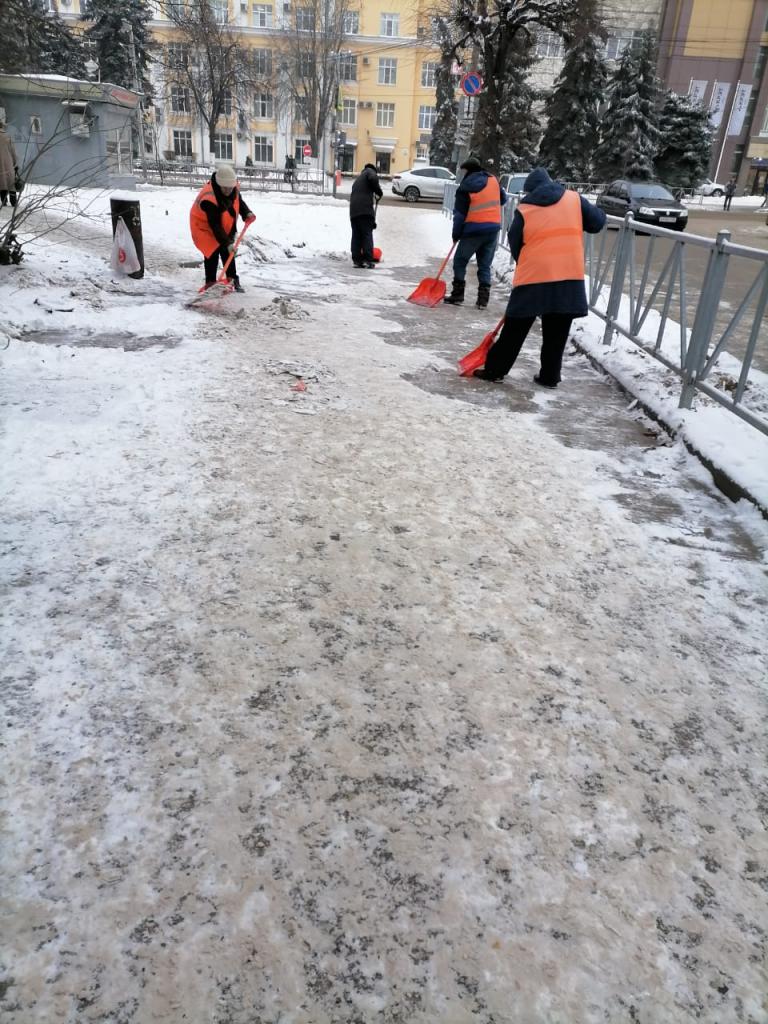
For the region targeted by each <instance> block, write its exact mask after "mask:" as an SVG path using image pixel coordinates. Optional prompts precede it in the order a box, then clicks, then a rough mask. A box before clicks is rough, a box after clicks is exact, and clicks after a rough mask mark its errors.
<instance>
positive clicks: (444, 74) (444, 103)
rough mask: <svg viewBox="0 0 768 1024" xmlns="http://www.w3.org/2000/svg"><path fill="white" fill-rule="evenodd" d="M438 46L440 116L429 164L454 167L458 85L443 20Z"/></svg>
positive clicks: (440, 20)
mask: <svg viewBox="0 0 768 1024" xmlns="http://www.w3.org/2000/svg"><path fill="white" fill-rule="evenodd" d="M434 34H435V43H436V44H437V46H438V47H439V49H440V61H439V63H438V65H437V72H436V75H435V91H436V100H435V104H436V106H437V117H436V118H435V123H434V125H433V126H432V138H431V140H430V143H429V162H430V163H431V164H432V165H433V166H437V167H450V168H452V169H454V168H453V149H454V144H455V139H456V115H457V105H456V98H455V94H456V85H455V82H454V77H453V75H452V74H451V66H452V64H453V61H454V49H453V37H452V35H451V27H450V24H449V23H448V22H447V20H446V19H445V18H443V17H436V18H435V20H434Z"/></svg>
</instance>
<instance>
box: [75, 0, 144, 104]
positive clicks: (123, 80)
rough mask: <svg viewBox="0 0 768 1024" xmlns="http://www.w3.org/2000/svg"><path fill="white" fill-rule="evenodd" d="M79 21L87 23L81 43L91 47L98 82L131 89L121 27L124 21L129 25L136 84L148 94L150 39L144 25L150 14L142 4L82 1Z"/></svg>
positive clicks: (127, 40) (125, 40)
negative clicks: (97, 70)
mask: <svg viewBox="0 0 768 1024" xmlns="http://www.w3.org/2000/svg"><path fill="white" fill-rule="evenodd" d="M83 18H84V19H85V20H86V21H87V22H89V23H90V24H89V25H88V28H86V30H85V41H86V45H88V44H89V43H90V44H92V46H93V50H94V53H93V56H94V57H95V59H96V60H98V62H99V72H100V75H101V80H102V81H103V82H113V83H114V84H115V85H122V86H124V87H125V88H127V89H132V88H133V85H134V81H133V66H132V62H131V46H130V38H129V34H128V32H127V31H126V30H125V29H124V27H123V22H124V21H127V22H129V24H130V26H131V28H132V29H133V43H134V46H135V48H136V65H137V69H138V74H139V81H140V82H141V83H142V86H143V89H144V91H145V92H146V91H148V90H149V87H150V83H149V76H148V74H147V66H148V64H149V43H150V36H149V30H148V28H147V25H148V23H149V22H150V21H151V20H152V11H151V10H150V7H149V4H148V3H147V2H146V0H86V2H85V3H84V5H83Z"/></svg>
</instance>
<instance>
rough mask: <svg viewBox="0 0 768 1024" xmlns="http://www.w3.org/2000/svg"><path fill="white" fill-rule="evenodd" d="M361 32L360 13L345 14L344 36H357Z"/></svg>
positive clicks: (347, 12) (348, 12)
mask: <svg viewBox="0 0 768 1024" xmlns="http://www.w3.org/2000/svg"><path fill="white" fill-rule="evenodd" d="M359 32H360V12H359V11H346V12H345V14H344V35H345V36H356V35H358V34H359Z"/></svg>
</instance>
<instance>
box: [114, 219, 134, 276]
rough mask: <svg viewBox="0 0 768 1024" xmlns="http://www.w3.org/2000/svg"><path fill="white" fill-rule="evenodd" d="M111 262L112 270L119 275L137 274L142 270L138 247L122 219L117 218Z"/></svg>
mask: <svg viewBox="0 0 768 1024" xmlns="http://www.w3.org/2000/svg"><path fill="white" fill-rule="evenodd" d="M110 262H111V265H112V269H113V270H114V271H115V272H116V273H118V274H135V273H136V271H137V270H141V264H140V263H139V257H138V256H137V255H136V246H135V245H134V244H133V239H132V238H131V233H130V231H129V230H128V228H127V227H126V226H125V221H124V220H123V218H122V217H118V218H117V226H116V227H115V237H114V239H113V241H112V259H111V261H110Z"/></svg>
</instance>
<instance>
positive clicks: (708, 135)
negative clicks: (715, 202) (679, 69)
mask: <svg viewBox="0 0 768 1024" xmlns="http://www.w3.org/2000/svg"><path fill="white" fill-rule="evenodd" d="M660 124H661V138H660V140H659V151H658V153H657V155H656V174H657V176H658V177H659V178H660V179H661V180H662V181H663V182H664V183H665V184H667V185H677V186H680V187H682V188H695V187H696V186H697V185H698V184H699V183H700V182H701V181H702V180H703V178H704V177H705V176H706V173H707V169H708V167H709V161H710V158H711V154H712V128H711V126H710V123H709V114H708V113H707V111H706V110H703V109H702V108H701V107H698V106H694V105H693V104H692V103H691V101H690V100H689V99H688V98H687V97H685V96H678V95H677V93H674V92H668V93H667V94H666V96H665V98H664V105H663V107H662V108H661V119H660Z"/></svg>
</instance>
